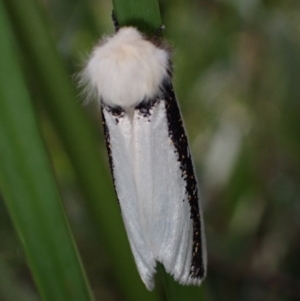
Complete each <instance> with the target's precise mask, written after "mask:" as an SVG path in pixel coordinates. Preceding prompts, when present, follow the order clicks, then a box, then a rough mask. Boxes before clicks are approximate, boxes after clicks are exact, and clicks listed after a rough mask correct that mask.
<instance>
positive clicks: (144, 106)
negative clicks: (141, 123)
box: [135, 97, 159, 121]
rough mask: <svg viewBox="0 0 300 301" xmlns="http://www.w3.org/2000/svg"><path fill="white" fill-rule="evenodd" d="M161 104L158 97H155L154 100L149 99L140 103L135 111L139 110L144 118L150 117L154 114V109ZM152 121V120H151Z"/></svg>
mask: <svg viewBox="0 0 300 301" xmlns="http://www.w3.org/2000/svg"><path fill="white" fill-rule="evenodd" d="M158 102H159V98H158V97H154V98H153V99H147V100H143V101H142V102H140V103H139V104H138V105H137V106H136V107H135V110H138V111H139V113H140V114H141V115H142V116H143V117H145V118H146V117H150V116H151V114H152V108H153V107H154V106H155V105H156V104H157V103H158ZM149 121H150V119H149Z"/></svg>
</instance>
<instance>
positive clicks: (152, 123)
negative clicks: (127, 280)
mask: <svg viewBox="0 0 300 301" xmlns="http://www.w3.org/2000/svg"><path fill="white" fill-rule="evenodd" d="M170 64H171V63H170V53H169V51H168V50H166V49H164V47H161V46H156V45H155V44H153V43H152V42H151V41H149V40H147V39H146V38H145V37H144V36H143V35H142V34H141V33H140V32H139V31H138V30H137V29H135V28H133V27H122V28H120V29H119V30H118V31H117V33H116V34H115V35H113V36H111V37H107V38H105V39H103V40H102V41H101V42H100V43H99V45H97V46H96V47H95V48H94V50H93V51H92V54H91V56H90V58H89V60H88V62H87V65H86V67H85V69H84V71H83V73H82V79H81V80H82V82H84V83H85V84H87V87H86V89H87V90H88V93H92V94H94V95H96V96H97V99H98V101H99V103H100V104H101V110H102V116H103V124H104V131H105V138H106V142H107V149H108V154H109V159H110V166H111V170H112V174H113V178H114V185H115V188H116V192H117V195H118V199H119V202H120V207H121V211H122V216H123V220H124V224H125V227H126V230H127V235H128V239H129V242H130V246H131V249H132V253H133V255H134V258H135V262H136V265H137V268H138V271H139V273H140V276H141V278H142V280H143V282H144V283H145V285H146V287H147V288H148V289H149V290H152V289H153V287H154V281H153V275H154V273H155V267H156V261H159V262H161V263H162V264H163V265H164V267H165V269H166V271H167V272H168V273H170V274H172V275H173V276H174V278H175V279H176V280H178V281H179V282H180V283H181V284H198V285H199V284H200V283H201V282H202V280H203V279H204V277H205V275H206V248H205V235H204V225H203V218H202V212H201V206H200V204H199V200H198V189H197V182H196V177H195V173H194V169H193V165H192V160H191V155H190V151H189V147H188V142H187V137H186V134H185V131H184V127H183V124H182V119H181V114H180V111H179V108H178V104H177V101H176V97H175V94H174V91H173V87H172V84H171V66H170Z"/></svg>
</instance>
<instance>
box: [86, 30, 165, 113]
mask: <svg viewBox="0 0 300 301" xmlns="http://www.w3.org/2000/svg"><path fill="white" fill-rule="evenodd" d="M168 64H169V53H168V51H166V50H165V49H162V48H159V47H157V46H155V45H154V44H153V43H151V42H150V41H148V40H146V39H145V38H144V37H143V36H142V35H141V34H140V33H139V32H138V31H137V30H136V29H135V28H133V27H123V28H121V29H120V30H119V31H118V32H117V33H116V34H115V35H114V36H112V37H108V38H106V39H105V40H104V41H102V42H101V43H100V44H99V45H98V46H96V47H95V48H94V50H93V52H92V55H91V57H90V59H89V61H88V64H87V66H86V68H85V70H84V73H83V80H84V81H86V82H88V83H89V85H90V88H91V89H92V90H93V91H94V92H96V94H97V98H98V99H99V100H101V101H103V103H104V104H106V105H109V106H120V107H122V108H126V107H132V106H136V105H137V104H139V103H140V102H141V101H143V100H145V99H151V98H153V97H154V96H155V95H157V93H158V92H159V90H160V86H161V84H162V82H163V80H164V79H165V78H166V77H167V76H168Z"/></svg>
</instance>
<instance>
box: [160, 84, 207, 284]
mask: <svg viewBox="0 0 300 301" xmlns="http://www.w3.org/2000/svg"><path fill="white" fill-rule="evenodd" d="M160 98H161V99H164V100H165V102H166V112H167V120H168V130H169V136H170V139H171V140H172V142H173V144H174V146H175V149H176V152H177V156H178V161H179V162H180V169H181V172H182V177H183V179H184V181H185V183H186V186H185V190H186V194H187V198H188V202H189V204H190V218H191V219H192V220H193V250H192V252H193V253H192V262H191V268H190V277H191V278H199V279H202V278H204V275H205V270H204V263H203V254H202V238H201V221H200V212H199V200H198V187H197V181H196V177H195V172H194V168H193V163H192V159H191V154H190V151H189V146H188V140H187V136H186V134H185V130H184V126H183V123H182V118H181V113H180V110H179V107H178V104H177V101H176V96H175V93H174V89H173V86H172V83H171V82H170V80H166V81H164V83H163V89H162V96H160Z"/></svg>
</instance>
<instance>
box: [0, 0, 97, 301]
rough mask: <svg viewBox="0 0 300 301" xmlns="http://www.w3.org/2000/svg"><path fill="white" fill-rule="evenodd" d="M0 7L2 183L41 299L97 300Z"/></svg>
mask: <svg viewBox="0 0 300 301" xmlns="http://www.w3.org/2000/svg"><path fill="white" fill-rule="evenodd" d="M9 29H10V24H9V22H8V19H7V16H6V14H5V10H4V8H3V4H2V2H1V3H0V36H1V48H0V69H1V72H0V99H1V101H0V153H1V156H0V183H1V190H2V193H3V194H4V198H5V202H6V205H7V208H8V211H9V213H10V215H11V218H12V220H13V223H14V226H15V228H16V230H17V232H18V235H19V237H20V239H21V242H22V244H23V247H24V249H25V252H26V255H27V258H28V261H29V265H30V268H31V270H32V273H33V276H34V279H35V282H36V285H37V287H38V289H39V291H40V294H41V296H42V298H43V300H49V301H55V300H57V301H61V300H78V301H83V300H87V301H88V300H93V298H92V296H91V294H90V289H89V286H88V284H87V280H86V278H85V275H84V272H83V269H82V267H81V263H80V260H79V257H78V254H77V250H76V248H75V245H74V241H73V238H72V236H71V233H70V231H69V227H68V224H67V221H66V218H65V214H64V210H63V207H62V202H61V199H60V196H59V192H58V189H57V187H56V183H55V180H54V177H53V175H52V172H51V166H50V164H49V161H48V158H47V154H46V151H45V149H44V145H43V142H42V139H41V136H40V132H39V129H38V124H37V122H36V119H35V116H34V113H33V109H32V105H31V102H30V99H29V95H28V92H27V90H26V87H25V85H24V82H23V78H22V74H21V71H20V68H19V66H18V64H17V59H16V55H15V49H14V48H13V44H12V36H11V31H10V30H9Z"/></svg>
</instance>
